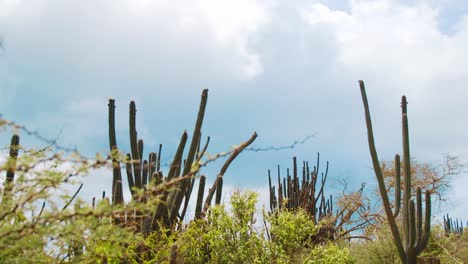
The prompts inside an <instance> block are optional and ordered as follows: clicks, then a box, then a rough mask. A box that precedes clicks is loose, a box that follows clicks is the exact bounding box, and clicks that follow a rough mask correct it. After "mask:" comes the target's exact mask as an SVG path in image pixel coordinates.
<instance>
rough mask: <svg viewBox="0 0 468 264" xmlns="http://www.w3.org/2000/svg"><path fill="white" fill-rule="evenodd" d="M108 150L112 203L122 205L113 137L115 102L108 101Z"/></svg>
mask: <svg viewBox="0 0 468 264" xmlns="http://www.w3.org/2000/svg"><path fill="white" fill-rule="evenodd" d="M108 106H109V149H110V154H111V158H112V174H113V179H112V203H113V204H121V203H123V190H122V172H121V170H120V162H119V157H118V156H119V150H118V148H117V138H116V136H115V101H114V99H109V104H108Z"/></svg>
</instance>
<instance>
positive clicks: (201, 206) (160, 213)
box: [108, 89, 257, 235]
mask: <svg viewBox="0 0 468 264" xmlns="http://www.w3.org/2000/svg"><path fill="white" fill-rule="evenodd" d="M207 100H208V90H207V89H205V90H203V92H202V96H201V102H200V107H199V110H198V116H197V120H196V123H195V129H194V131H193V136H192V142H191V143H190V148H189V151H188V153H187V155H186V157H185V158H183V153H184V149H185V146H186V143H187V139H188V135H187V132H186V131H185V132H184V133H183V134H182V137H181V140H180V143H179V146H178V148H177V151H176V153H175V155H174V158H173V160H172V162H171V165H170V168H169V172H168V173H167V176H166V177H164V176H163V172H162V171H160V167H161V164H160V162H161V148H162V146H161V145H160V146H159V151H158V152H157V153H156V152H150V153H149V156H148V159H147V160H145V159H144V158H143V156H144V152H143V148H144V143H143V140H142V139H139V138H138V133H137V130H136V106H135V102H133V101H132V102H131V103H130V122H129V124H130V126H129V127H130V146H131V152H130V153H127V154H126V157H125V158H122V157H121V155H120V152H119V150H118V147H117V140H116V133H115V101H114V100H113V99H110V100H109V105H108V106H109V147H110V152H111V159H112V164H113V180H112V201H113V204H114V205H116V206H121V205H123V204H124V201H123V190H122V175H121V169H120V163H121V162H123V163H125V167H126V174H127V180H128V187H129V189H130V191H131V193H132V197H133V200H135V201H137V202H142V203H145V202H146V200H148V199H150V198H151V197H153V198H154V197H157V199H158V200H159V203H158V204H157V205H156V208H155V209H154V210H153V211H151V212H135V213H134V214H133V216H132V217H131V219H130V221H131V222H132V223H133V224H134V225H136V226H137V227H138V228H137V230H139V231H142V232H143V233H144V234H146V235H148V234H149V233H151V232H152V231H155V230H157V229H159V228H160V227H161V224H162V225H163V226H164V227H165V228H170V229H173V228H177V226H178V225H177V224H178V223H181V222H182V221H183V219H184V217H185V214H186V211H187V207H188V204H189V201H190V198H191V194H192V190H193V188H194V186H195V180H196V178H200V182H199V187H198V189H199V190H198V195H197V197H196V199H197V201H196V211H195V216H196V217H197V218H199V217H201V216H202V215H204V214H205V213H206V211H207V209H208V206H209V205H211V202H212V199H213V196H214V195H216V199H215V203H216V204H218V203H219V202H220V200H221V192H222V184H223V176H224V174H225V172H226V171H227V169H228V167H229V165H230V164H231V162H232V161H233V160H234V159H235V158H236V157H237V155H238V154H239V153H240V152H242V150H244V149H245V148H246V147H247V146H248V145H250V144H251V143H252V142H253V141H254V140H255V138H256V137H257V134H256V133H254V134H253V136H252V137H251V138H250V139H249V140H248V141H246V142H244V143H243V144H241V145H240V146H239V147H237V148H236V149H234V150H233V151H232V152H230V153H229V154H230V156H229V158H228V159H227V160H226V162H225V163H224V165H223V166H222V168H221V170H220V172H219V173H218V175H217V177H216V179H215V182H214V184H213V187H212V188H211V189H210V190H209V192H208V195H207V197H206V199H205V201H204V202H203V198H204V197H203V196H204V195H203V194H204V190H205V176H200V175H198V172H199V170H200V168H201V167H202V166H204V165H206V164H207V163H208V162H209V161H211V160H210V159H209V160H208V161H206V162H202V158H203V157H204V154H205V151H206V149H207V147H208V144H209V137H208V139H207V141H206V143H205V145H204V147H203V148H201V128H202V124H203V119H204V114H205V109H206V105H207ZM199 176H200V177H199ZM163 183H171V188H158V189H157V190H155V188H154V187H155V186H158V185H160V184H163ZM127 215H128V214H127ZM130 215H132V214H130ZM114 221H116V222H117V223H121V222H125V223H124V224H126V225H128V224H129V221H128V217H125V216H120V217H117V218H116V219H115V220H114Z"/></svg>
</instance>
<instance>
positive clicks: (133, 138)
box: [129, 101, 140, 188]
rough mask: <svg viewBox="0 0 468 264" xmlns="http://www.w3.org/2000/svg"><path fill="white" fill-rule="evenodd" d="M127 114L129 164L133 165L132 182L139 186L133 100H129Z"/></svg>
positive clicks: (138, 159)
mask: <svg viewBox="0 0 468 264" xmlns="http://www.w3.org/2000/svg"><path fill="white" fill-rule="evenodd" d="M129 114H130V118H129V120H130V123H129V127H130V148H131V154H132V155H131V162H130V164H131V165H132V167H133V177H134V178H135V180H134V182H135V185H136V187H138V188H139V186H138V180H137V178H138V173H139V172H140V170H139V164H138V163H137V162H139V161H140V158H139V155H138V154H139V153H138V136H137V131H136V106H135V102H134V101H131V102H130V111H129Z"/></svg>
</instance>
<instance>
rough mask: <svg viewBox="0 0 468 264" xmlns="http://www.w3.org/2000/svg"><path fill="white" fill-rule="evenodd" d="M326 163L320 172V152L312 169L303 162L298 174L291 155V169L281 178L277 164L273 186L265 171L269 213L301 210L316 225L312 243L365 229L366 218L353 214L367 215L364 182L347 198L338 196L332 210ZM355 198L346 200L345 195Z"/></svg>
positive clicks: (342, 236) (349, 235)
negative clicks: (363, 193) (363, 195)
mask: <svg viewBox="0 0 468 264" xmlns="http://www.w3.org/2000/svg"><path fill="white" fill-rule="evenodd" d="M328 166H329V163H328V162H327V163H326V167H325V172H324V173H319V168H320V155H319V154H317V163H316V165H314V167H313V169H312V170H311V169H310V167H309V162H306V161H304V162H303V164H302V175H301V176H299V172H298V166H297V159H296V157H293V172H292V175H290V170H289V169H287V170H286V174H287V176H286V177H284V178H283V179H281V174H280V167H279V166H278V187H275V186H273V185H272V180H271V172H270V170H269V171H268V183H269V189H270V191H269V192H270V213H274V212H275V211H277V210H292V211H295V210H298V209H302V210H304V211H305V212H306V213H307V214H308V215H309V217H310V219H311V221H313V222H314V224H319V223H320V224H319V225H320V228H319V230H318V233H317V235H314V236H312V238H313V242H314V243H321V242H326V241H332V240H335V239H339V238H346V239H350V238H352V233H353V232H354V231H357V230H362V229H363V228H365V226H366V224H367V223H368V222H369V221H370V220H369V219H364V218H359V219H356V218H357V217H356V215H357V214H359V215H367V214H366V213H365V211H368V210H369V209H368V208H367V206H366V205H365V204H364V203H363V202H362V200H360V197H362V196H361V195H362V191H363V189H364V186H365V185H364V184H363V185H362V186H361V188H360V189H359V190H358V191H356V192H351V193H349V194H348V196H347V197H344V196H343V197H341V198H340V201H341V206H340V208H338V209H337V210H336V211H335V212H334V211H333V196H332V195H329V196H328V197H327V196H326V195H325V184H326V181H327V178H328ZM350 197H352V198H354V199H346V198H350ZM322 220H325V221H322Z"/></svg>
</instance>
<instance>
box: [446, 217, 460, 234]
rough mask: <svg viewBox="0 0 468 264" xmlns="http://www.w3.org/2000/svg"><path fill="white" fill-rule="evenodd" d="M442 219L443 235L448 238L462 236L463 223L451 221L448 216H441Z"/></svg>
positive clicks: (457, 220) (456, 220)
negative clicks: (452, 235)
mask: <svg viewBox="0 0 468 264" xmlns="http://www.w3.org/2000/svg"><path fill="white" fill-rule="evenodd" d="M443 219H444V231H445V235H446V236H448V235H450V234H457V235H462V234H463V231H464V230H463V229H464V227H463V221H461V220H459V219H455V220H453V219H452V218H451V217H450V216H449V215H448V214H447V216H445V215H444V216H443Z"/></svg>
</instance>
